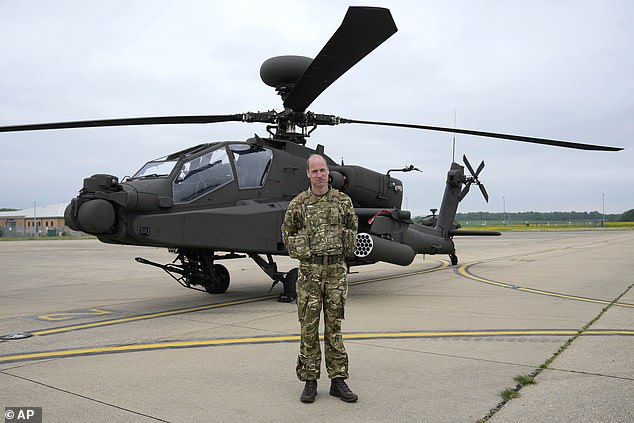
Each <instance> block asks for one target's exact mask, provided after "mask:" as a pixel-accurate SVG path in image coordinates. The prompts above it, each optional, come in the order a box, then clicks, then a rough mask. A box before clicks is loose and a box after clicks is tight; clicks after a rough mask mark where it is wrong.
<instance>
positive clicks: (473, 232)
mask: <svg viewBox="0 0 634 423" xmlns="http://www.w3.org/2000/svg"><path fill="white" fill-rule="evenodd" d="M500 235H502V232H498V231H480V230H477V229H476V230H462V231H461V230H453V231H449V236H500Z"/></svg>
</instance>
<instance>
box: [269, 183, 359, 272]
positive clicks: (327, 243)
mask: <svg viewBox="0 0 634 423" xmlns="http://www.w3.org/2000/svg"><path fill="white" fill-rule="evenodd" d="M357 228H358V222H357V216H356V215H355V214H354V207H353V205H352V200H351V199H350V197H348V196H347V195H346V194H344V193H342V192H340V191H338V190H336V189H334V188H330V190H328V192H327V193H326V194H325V195H323V196H321V197H319V196H316V195H315V194H313V193H312V191H311V190H310V188H309V189H307V190H306V191H304V192H301V193H300V194H298V195H297V196H296V197H295V198H293V199H292V200H291V202H290V203H289V205H288V209H287V210H286V214H285V216H284V223H283V224H282V236H283V238H284V244H285V245H286V249H287V250H288V254H289V255H290V256H291V257H292V258H296V259H299V260H302V259H306V258H308V257H310V256H324V255H344V256H349V255H351V254H352V252H353V251H354V243H355V239H356V236H357Z"/></svg>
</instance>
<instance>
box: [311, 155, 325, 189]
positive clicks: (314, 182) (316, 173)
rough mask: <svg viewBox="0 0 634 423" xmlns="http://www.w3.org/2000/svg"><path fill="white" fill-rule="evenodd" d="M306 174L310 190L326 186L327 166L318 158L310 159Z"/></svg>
mask: <svg viewBox="0 0 634 423" xmlns="http://www.w3.org/2000/svg"><path fill="white" fill-rule="evenodd" d="M306 174H307V175H308V178H309V179H310V186H311V187H312V188H324V187H327V186H328V166H327V165H326V161H325V160H324V159H322V158H321V157H319V156H315V157H312V158H311V159H310V160H309V161H308V169H306Z"/></svg>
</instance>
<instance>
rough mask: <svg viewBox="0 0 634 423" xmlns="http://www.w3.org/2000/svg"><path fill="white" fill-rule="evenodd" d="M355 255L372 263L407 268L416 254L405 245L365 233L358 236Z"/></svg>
mask: <svg viewBox="0 0 634 423" xmlns="http://www.w3.org/2000/svg"><path fill="white" fill-rule="evenodd" d="M354 255H355V256H357V257H359V258H363V259H367V260H372V261H384V262H387V263H392V264H398V265H401V266H407V265H409V264H411V263H412V261H414V257H416V253H415V252H414V250H412V248H411V247H410V246H408V245H405V244H400V243H398V242H394V241H389V240H387V239H384V238H380V237H378V236H374V235H370V234H367V233H364V232H361V233H359V234H357V242H356V244H355V248H354Z"/></svg>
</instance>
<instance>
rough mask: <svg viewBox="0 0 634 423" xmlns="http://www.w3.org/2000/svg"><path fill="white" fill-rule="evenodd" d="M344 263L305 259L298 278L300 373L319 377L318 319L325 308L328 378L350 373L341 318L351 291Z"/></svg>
mask: <svg viewBox="0 0 634 423" xmlns="http://www.w3.org/2000/svg"><path fill="white" fill-rule="evenodd" d="M346 273H347V268H346V265H345V264H344V263H334V264H329V265H326V266H324V265H322V264H310V263H304V262H302V263H301V264H300V266H299V275H298V278H297V311H298V315H299V322H300V325H301V343H300V346H299V356H298V357H297V368H296V372H297V377H298V378H299V380H301V381H306V380H317V379H319V376H320V371H321V348H320V345H319V319H320V317H321V310H322V309H323V311H324V349H325V356H326V357H325V358H326V369H327V370H328V377H329V378H331V379H332V378H336V377H341V378H347V377H348V354H346V349H345V348H344V346H343V339H342V335H341V320H343V318H344V307H345V303H346V296H347V295H348V282H347V280H346Z"/></svg>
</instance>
